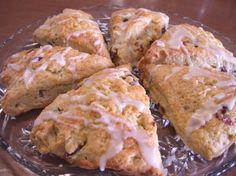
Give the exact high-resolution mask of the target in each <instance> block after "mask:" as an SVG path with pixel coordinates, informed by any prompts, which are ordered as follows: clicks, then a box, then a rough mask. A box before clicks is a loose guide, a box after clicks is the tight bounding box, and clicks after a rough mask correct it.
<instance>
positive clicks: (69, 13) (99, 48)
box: [33, 9, 110, 58]
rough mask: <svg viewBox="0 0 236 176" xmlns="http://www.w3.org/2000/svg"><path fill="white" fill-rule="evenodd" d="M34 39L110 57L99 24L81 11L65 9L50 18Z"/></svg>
mask: <svg viewBox="0 0 236 176" xmlns="http://www.w3.org/2000/svg"><path fill="white" fill-rule="evenodd" d="M33 38H34V41H35V42H38V43H40V44H42V45H45V44H51V45H56V46H71V47H72V48H74V49H78V50H79V51H82V52H86V53H89V54H98V55H101V56H104V57H108V58H109V57H110V55H109V53H108V51H107V48H106V44H105V41H104V38H103V35H102V32H101V31H100V29H99V27H98V25H97V23H96V22H95V21H94V20H93V17H92V16H91V15H90V14H88V13H85V12H83V11H81V10H73V9H64V10H63V12H62V13H61V14H58V15H56V16H53V17H51V18H48V19H47V20H46V21H45V23H44V24H43V25H41V26H40V27H39V28H38V29H36V30H35V31H34V34H33Z"/></svg>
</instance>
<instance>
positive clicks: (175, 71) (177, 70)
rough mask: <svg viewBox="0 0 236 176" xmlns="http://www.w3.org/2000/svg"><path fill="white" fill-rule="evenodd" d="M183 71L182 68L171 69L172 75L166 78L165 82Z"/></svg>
mask: <svg viewBox="0 0 236 176" xmlns="http://www.w3.org/2000/svg"><path fill="white" fill-rule="evenodd" d="M181 70H182V68H181V67H173V68H172V69H171V73H170V74H168V75H166V76H165V78H164V81H167V80H168V79H169V78H171V77H172V76H174V75H175V74H176V73H178V72H179V71H181Z"/></svg>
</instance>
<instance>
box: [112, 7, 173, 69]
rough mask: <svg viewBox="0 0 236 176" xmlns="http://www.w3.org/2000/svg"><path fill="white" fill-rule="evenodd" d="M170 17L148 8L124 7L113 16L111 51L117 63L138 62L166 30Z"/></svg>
mask: <svg viewBox="0 0 236 176" xmlns="http://www.w3.org/2000/svg"><path fill="white" fill-rule="evenodd" d="M168 23H169V17H168V16H167V15H165V14H163V13H160V12H154V11H150V10H147V9H142V8H140V9H133V8H129V9H123V10H119V11H116V12H114V13H113V14H112V16H111V24H110V34H111V40H112V43H111V52H112V53H113V54H114V61H115V63H116V64H118V65H121V64H126V63H132V64H136V63H137V62H138V61H139V59H140V58H141V57H142V56H143V55H144V53H145V52H146V50H147V49H148V48H149V47H150V46H151V44H152V42H153V41H155V40H156V39H158V38H160V36H161V35H162V33H163V32H164V31H165V30H166V28H167V26H168Z"/></svg>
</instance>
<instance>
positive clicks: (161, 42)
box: [155, 40, 166, 48]
mask: <svg viewBox="0 0 236 176" xmlns="http://www.w3.org/2000/svg"><path fill="white" fill-rule="evenodd" d="M155 44H156V45H157V46H159V47H162V48H163V47H165V46H166V45H165V43H164V42H163V41H161V40H156V41H155Z"/></svg>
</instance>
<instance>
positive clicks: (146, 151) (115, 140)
mask: <svg viewBox="0 0 236 176" xmlns="http://www.w3.org/2000/svg"><path fill="white" fill-rule="evenodd" d="M103 72H104V73H103V74H101V75H93V76H92V77H90V78H89V79H87V80H86V81H84V84H83V86H91V85H93V88H91V89H90V91H89V92H88V93H87V94H85V95H75V96H69V95H67V94H63V95H60V97H61V98H65V99H69V101H72V102H71V103H70V106H69V109H68V111H67V112H65V113H63V112H62V113H61V114H59V115H57V114H56V115H52V116H51V115H50V114H49V115H44V111H45V110H44V111H43V113H41V114H43V115H41V114H40V116H39V117H38V118H37V119H36V121H35V124H34V126H37V125H39V124H40V123H42V122H43V121H45V120H49V119H51V120H54V121H57V122H59V123H65V122H64V121H62V120H60V121H58V117H63V118H72V119H77V120H86V121H85V123H84V124H85V125H91V126H93V127H94V128H103V129H104V130H106V131H107V132H108V133H109V134H110V137H111V141H110V145H109V147H108V149H107V150H106V152H105V153H104V154H103V155H102V156H101V157H100V162H99V163H100V170H101V171H104V170H105V167H106V163H107V161H108V160H109V159H111V158H112V157H114V156H115V155H116V154H118V153H119V152H120V151H122V149H123V145H124V141H125V140H126V139H128V138H133V139H135V140H136V141H137V143H138V145H139V148H140V152H141V154H142V156H143V158H144V160H145V161H146V162H147V163H148V164H149V165H151V166H152V167H154V168H158V169H161V170H162V169H163V166H162V164H161V158H160V153H159V150H158V144H157V143H155V142H154V144H156V145H152V144H153V141H152V140H153V138H152V137H151V136H149V135H148V134H146V133H145V132H144V130H143V129H141V128H138V124H136V123H131V122H130V121H129V120H128V119H124V118H121V117H117V116H114V115H113V114H111V113H109V112H107V110H106V108H105V107H103V106H102V105H101V104H99V103H97V102H92V103H91V104H90V105H86V104H85V103H86V99H87V97H91V94H92V95H94V93H95V94H96V96H98V97H100V98H103V99H107V100H110V99H111V100H112V101H114V102H115V103H116V105H117V106H118V111H119V112H121V111H122V110H123V109H124V107H126V106H129V105H131V106H134V107H136V108H137V109H138V111H139V112H143V111H144V109H145V107H146V106H145V105H144V104H143V103H142V102H141V101H138V100H135V99H132V98H129V97H128V96H127V95H123V94H121V93H115V92H110V93H108V94H106V95H105V94H104V93H102V92H101V91H99V90H98V89H97V88H96V86H97V85H96V84H94V83H96V82H97V80H99V79H101V78H102V77H103V78H104V76H106V78H112V79H121V80H122V78H121V77H122V75H126V72H127V68H117V69H107V70H104V71H103ZM108 88H109V87H107V89H108ZM105 92H107V91H105ZM74 101H75V102H74ZM78 107H79V108H80V109H82V110H83V111H93V112H97V113H99V114H100V118H96V119H89V118H87V119H85V118H84V117H80V116H77V115H76V113H75V114H73V109H76V108H78ZM51 113H52V112H51ZM53 113H55V112H53ZM64 114H66V115H65V116H64ZM56 116H58V117H56ZM99 122H100V123H102V124H105V126H104V125H99V124H100V123H99ZM118 124H119V127H118V126H117V125H118ZM121 124H122V125H121ZM71 126H72V127H75V128H76V125H73V124H72V125H71ZM127 128H128V129H127ZM156 142H157V141H156Z"/></svg>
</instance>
